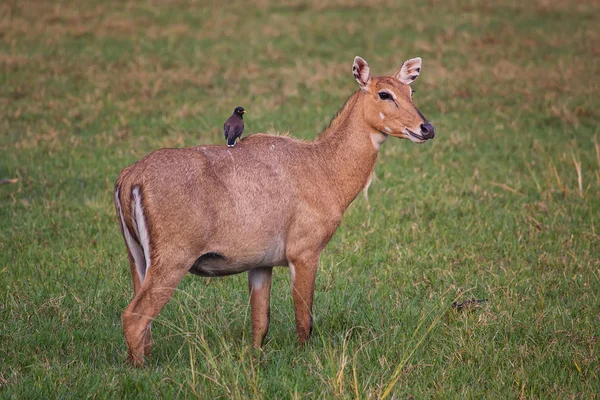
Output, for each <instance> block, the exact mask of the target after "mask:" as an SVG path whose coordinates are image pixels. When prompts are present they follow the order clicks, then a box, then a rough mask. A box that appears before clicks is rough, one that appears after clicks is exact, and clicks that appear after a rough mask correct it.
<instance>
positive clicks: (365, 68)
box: [352, 56, 371, 92]
mask: <svg viewBox="0 0 600 400" xmlns="http://www.w3.org/2000/svg"><path fill="white" fill-rule="evenodd" d="M352 73H353V74H354V79H356V82H358V84H359V85H360V88H361V89H362V90H363V92H368V91H369V89H368V86H369V82H371V73H370V72H369V64H367V62H366V61H365V60H363V59H362V58H360V57H359V56H356V57H354V64H352Z"/></svg>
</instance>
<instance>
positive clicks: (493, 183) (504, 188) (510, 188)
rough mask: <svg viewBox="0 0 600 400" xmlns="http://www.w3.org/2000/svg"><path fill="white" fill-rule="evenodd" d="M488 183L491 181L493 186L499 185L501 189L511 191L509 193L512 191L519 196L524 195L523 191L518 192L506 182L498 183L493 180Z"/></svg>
mask: <svg viewBox="0 0 600 400" xmlns="http://www.w3.org/2000/svg"><path fill="white" fill-rule="evenodd" d="M490 183H491V184H492V185H494V186H497V187H499V188H501V189H503V190H506V191H507V192H511V193H514V194H518V195H519V196H524V194H523V193H521V192H519V191H518V190H517V189H514V188H512V187H510V186H508V185H507V184H505V183H498V182H494V181H492V182H490Z"/></svg>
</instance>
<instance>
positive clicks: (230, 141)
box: [223, 107, 246, 147]
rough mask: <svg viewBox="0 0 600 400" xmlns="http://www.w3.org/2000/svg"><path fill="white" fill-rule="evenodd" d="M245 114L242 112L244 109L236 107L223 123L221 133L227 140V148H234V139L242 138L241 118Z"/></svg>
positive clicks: (242, 123)
mask: <svg viewBox="0 0 600 400" xmlns="http://www.w3.org/2000/svg"><path fill="white" fill-rule="evenodd" d="M245 113H246V110H244V107H236V108H235V110H233V114H231V117H229V118H227V121H225V125H223V133H224V134H225V138H226V139H227V147H233V146H235V141H236V139H237V138H239V137H240V136H242V132H244V118H243V117H244V114H245Z"/></svg>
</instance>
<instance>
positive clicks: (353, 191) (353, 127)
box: [314, 90, 381, 210]
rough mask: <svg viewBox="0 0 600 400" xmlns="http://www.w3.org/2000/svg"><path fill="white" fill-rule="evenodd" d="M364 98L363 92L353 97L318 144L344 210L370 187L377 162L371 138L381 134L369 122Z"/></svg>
mask: <svg viewBox="0 0 600 400" xmlns="http://www.w3.org/2000/svg"><path fill="white" fill-rule="evenodd" d="M363 96H364V94H363V93H362V92H361V91H360V90H359V91H357V92H356V93H355V94H354V95H352V96H351V97H350V99H348V101H347V102H346V103H345V104H344V106H343V107H342V108H341V110H340V111H339V112H338V114H337V115H336V116H335V118H334V119H333V120H332V121H331V124H330V125H329V127H328V128H327V129H325V130H324V131H323V132H322V133H321V135H319V137H318V138H317V140H316V141H315V143H314V144H315V146H316V147H317V148H319V151H318V153H319V154H320V155H321V157H320V158H321V160H322V162H323V163H324V164H326V170H327V172H326V173H327V175H328V178H329V181H330V187H331V190H332V191H335V192H336V195H337V197H338V199H339V201H340V205H341V206H342V207H343V208H344V210H345V209H346V208H347V207H348V206H349V205H350V203H351V202H352V201H353V200H354V198H355V197H356V195H357V194H358V193H359V192H360V191H361V189H363V188H364V187H365V185H366V184H367V182H368V180H369V179H370V177H371V174H372V173H373V170H374V168H375V162H376V160H377V154H378V150H377V149H376V148H375V147H374V144H373V142H372V139H371V135H381V133H379V132H378V131H377V130H375V129H373V128H371V127H369V126H368V125H367V123H366V121H365V114H364V113H365V109H364V97H363Z"/></svg>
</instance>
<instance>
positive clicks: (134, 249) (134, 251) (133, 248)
mask: <svg viewBox="0 0 600 400" xmlns="http://www.w3.org/2000/svg"><path fill="white" fill-rule="evenodd" d="M119 192H120V189H119V188H117V190H115V204H116V205H117V211H118V213H119V220H120V222H121V229H123V235H124V236H125V243H126V244H127V249H128V250H129V252H130V253H131V256H132V257H133V262H134V263H135V269H136V270H137V273H138V276H139V277H140V280H141V281H142V282H144V278H145V277H146V260H144V252H143V251H142V248H141V247H140V245H139V244H138V243H137V242H136V241H135V239H134V238H133V236H131V232H129V228H127V225H125V219H124V218H123V210H122V208H121V199H120V198H119Z"/></svg>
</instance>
